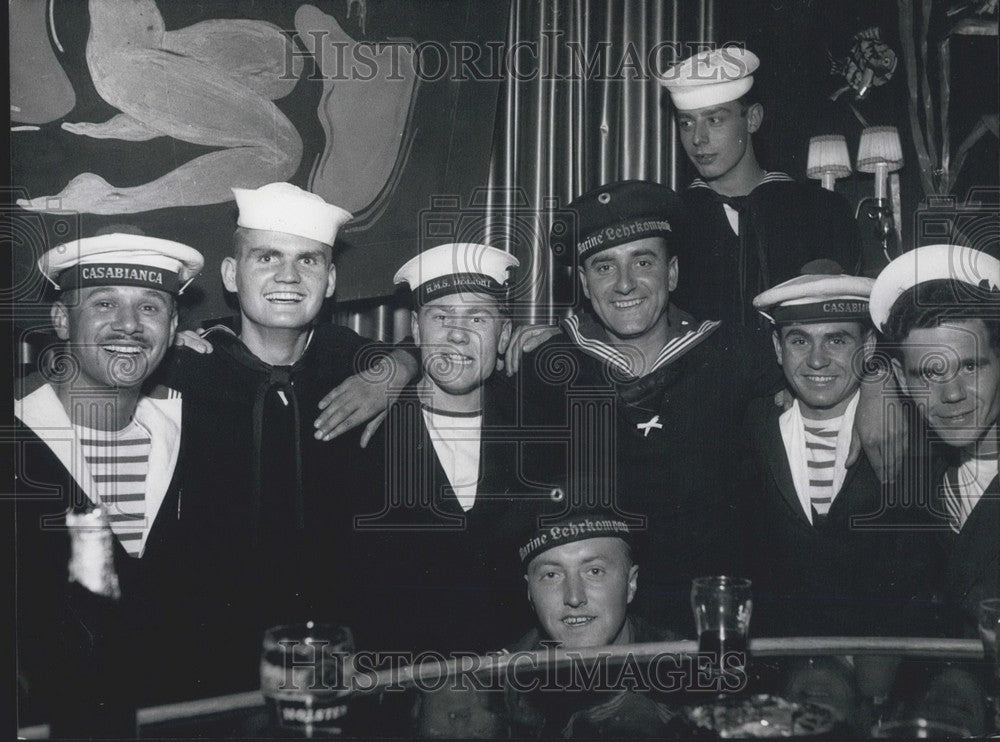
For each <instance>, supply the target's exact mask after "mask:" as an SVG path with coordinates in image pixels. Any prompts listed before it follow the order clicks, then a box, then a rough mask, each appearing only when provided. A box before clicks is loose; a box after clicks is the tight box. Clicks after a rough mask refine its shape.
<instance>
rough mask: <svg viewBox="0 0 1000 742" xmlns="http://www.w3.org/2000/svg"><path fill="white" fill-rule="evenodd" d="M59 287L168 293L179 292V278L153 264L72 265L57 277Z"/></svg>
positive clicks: (174, 273)
mask: <svg viewBox="0 0 1000 742" xmlns="http://www.w3.org/2000/svg"><path fill="white" fill-rule="evenodd" d="M58 279H59V288H60V289H61V290H63V291H65V290H68V289H82V288H88V287H91V286H140V287H143V288H150V289H158V290H159V291H166V292H167V293H170V294H176V293H179V292H180V288H181V283H180V276H179V275H178V274H177V273H176V272H174V271H168V270H166V269H164V268H160V267H157V266H153V265H137V264H134V263H127V264H125V263H87V264H84V265H74V266H72V267H70V268H67V269H66V270H64V271H62V272H61V273H60V274H59V277H58Z"/></svg>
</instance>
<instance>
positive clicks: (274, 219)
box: [232, 183, 353, 247]
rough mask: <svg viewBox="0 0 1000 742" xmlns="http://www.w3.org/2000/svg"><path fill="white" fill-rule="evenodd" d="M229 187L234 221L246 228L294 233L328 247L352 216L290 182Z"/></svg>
mask: <svg viewBox="0 0 1000 742" xmlns="http://www.w3.org/2000/svg"><path fill="white" fill-rule="evenodd" d="M232 190H233V196H235V197H236V206H237V208H239V212H240V213H239V216H238V217H237V219H236V223H237V224H238V225H239V226H241V227H246V228H247V229H265V230H268V231H271V232H284V233H285V234H294V235H297V236H299V237H305V238H307V239H310V240H316V241H317V242H322V243H323V244H324V245H330V246H331V247H332V246H333V243H334V241H335V240H336V239H337V232H338V231H339V230H340V228H341V227H342V226H343V225H344V224H345V223H346V222H348V221H350V220H351V219H352V218H353V217H352V214H351V213H350V212H349V211H346V210H344V209H342V208H340V207H339V206H334V205H333V204H328V203H327V202H326V201H324V200H323V199H322V197H320V196H317V195H316V194H315V193H310V192H309V191H304V190H302V189H301V188H299V187H298V186H295V185H292V184H291V183H269V184H267V185H265V186H261V187H260V188H257V189H254V190H250V189H247V188H233V189H232Z"/></svg>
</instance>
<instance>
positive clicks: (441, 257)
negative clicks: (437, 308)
mask: <svg viewBox="0 0 1000 742" xmlns="http://www.w3.org/2000/svg"><path fill="white" fill-rule="evenodd" d="M519 265H520V263H519V262H518V260H517V258H515V257H514V256H513V255H511V254H510V253H509V252H504V251H503V250H498V249H497V248H495V247H489V246H488V245H479V244H476V243H473V242H457V243H451V244H447V245H438V246H437V247H432V248H431V249H430V250H424V251H423V252H422V253H420V254H419V255H417V256H416V257H413V258H411V259H410V260H408V261H406V263H405V264H404V265H403V267H402V268H400V269H399V270H398V271H396V275H395V276H393V279H392V282H393V283H407V284H409V286H410V291H411V292H412V293H413V300H414V303H415V304H416V305H417V306H420V305H421V304H426V303H427V302H429V301H432V300H433V299H437V298H439V297H441V296H447V295H448V294H457V293H459V292H476V293H485V294H489V295H491V296H495V297H497V298H498V299H499V300H500V301H503V300H504V298H505V295H506V292H507V287H508V286H507V285H508V282H509V280H510V272H511V271H512V270H513V269H514V268H517V267H518V266H519Z"/></svg>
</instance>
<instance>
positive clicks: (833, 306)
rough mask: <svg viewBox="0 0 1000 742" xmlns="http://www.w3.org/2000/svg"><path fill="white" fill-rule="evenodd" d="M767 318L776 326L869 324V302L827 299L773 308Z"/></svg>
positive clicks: (767, 313) (768, 312)
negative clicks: (810, 323) (836, 323)
mask: <svg viewBox="0 0 1000 742" xmlns="http://www.w3.org/2000/svg"><path fill="white" fill-rule="evenodd" d="M762 314H764V312H762ZM766 316H768V317H769V318H770V319H771V321H772V322H774V323H775V324H776V325H784V324H791V323H805V322H867V321H868V302H866V301H860V300H857V299H827V300H825V301H819V302H814V303H809V304H790V305H788V304H786V305H784V306H778V307H772V308H771V309H769V310H768V311H767V312H766Z"/></svg>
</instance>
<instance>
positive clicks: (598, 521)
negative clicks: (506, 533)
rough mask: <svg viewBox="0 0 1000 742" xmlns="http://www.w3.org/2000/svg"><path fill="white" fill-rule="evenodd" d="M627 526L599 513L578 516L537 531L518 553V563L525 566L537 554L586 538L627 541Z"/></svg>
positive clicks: (621, 521)
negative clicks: (519, 561) (519, 560)
mask: <svg viewBox="0 0 1000 742" xmlns="http://www.w3.org/2000/svg"><path fill="white" fill-rule="evenodd" d="M629 533H630V531H629V527H628V523H626V522H625V521H623V520H621V519H620V518H612V517H608V516H607V515H603V514H600V513H596V514H592V515H580V516H576V517H573V518H568V519H565V520H561V521H559V522H558V523H556V524H554V525H551V526H546V527H544V528H539V529H538V530H536V531H535V532H534V533H532V535H531V537H530V538H529V539H528V540H527V541H526V542H525V543H524V544H523V545H522V546H521V547H520V548H519V549H518V556H520V558H521V562H522V563H524V564H528V563H529V562H530V561H531V560H532V559H534V558H535V557H536V556H538V555H539V554H541V553H543V552H546V551H548V550H549V549H554V548H556V547H557V546H562V545H563V544H570V543H573V542H574V541H584V540H586V539H590V538H608V537H611V538H620V539H624V540H625V541H628V540H629Z"/></svg>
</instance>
